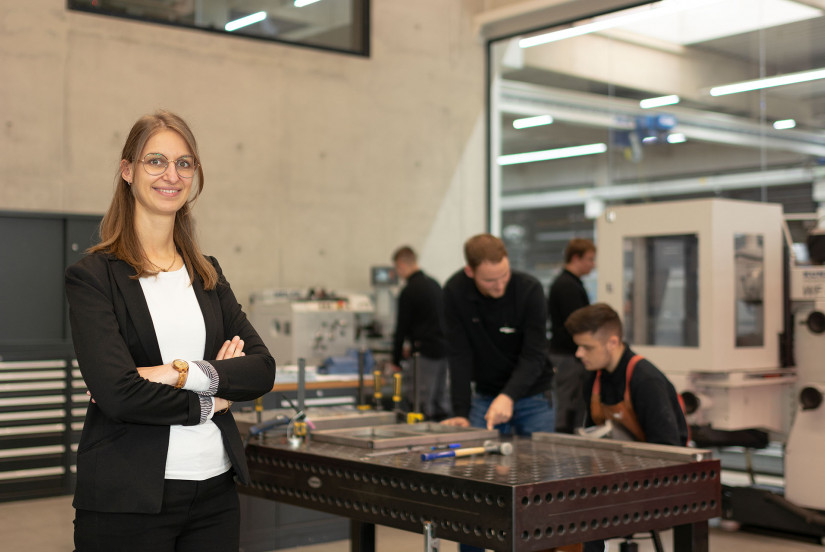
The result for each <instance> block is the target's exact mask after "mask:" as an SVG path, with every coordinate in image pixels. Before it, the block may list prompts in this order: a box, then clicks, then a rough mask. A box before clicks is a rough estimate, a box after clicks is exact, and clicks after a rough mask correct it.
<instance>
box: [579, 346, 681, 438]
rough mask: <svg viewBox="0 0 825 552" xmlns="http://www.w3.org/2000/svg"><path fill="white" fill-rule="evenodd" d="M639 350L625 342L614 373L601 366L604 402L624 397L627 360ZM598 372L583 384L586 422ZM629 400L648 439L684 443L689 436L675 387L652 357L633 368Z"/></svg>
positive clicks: (620, 399) (611, 402) (591, 422)
mask: <svg viewBox="0 0 825 552" xmlns="http://www.w3.org/2000/svg"><path fill="white" fill-rule="evenodd" d="M635 354H636V353H634V352H633V351H631V350H630V347H627V346H625V351H624V354H623V355H622V358H621V359H619V364H618V366H616V369H615V370H613V372H612V373H610V372H608V371H607V370H601V373H602V375H601V393H600V395H601V401H602V403H603V404H608V405H612V404H618V403H620V402H622V400H624V388H625V381H626V378H627V364H628V363H629V362H630V359H631V358H633V356H634V355H635ZM595 380H596V372H591V373H589V374H588V378H587V383H586V385H585V387H584V398H585V401H587V402H586V404H587V424H586V425H588V426H591V425H593V418H592V417H591V412H590V397H591V395H592V394H593V382H594V381H595ZM630 402H631V403H632V404H633V410H634V411H635V412H636V418H638V420H639V425H640V426H641V427H642V431H644V432H645V439H646V440H647V442H648V443H657V444H660V445H677V446H685V444H686V443H687V438H688V429H687V422H686V421H685V416H684V413H683V412H682V406H681V405H680V404H679V398H678V396H677V394H676V389H675V388H674V387H673V384H672V383H670V380H668V379H667V376H665V375H664V374H663V373H662V372H661V371H660V370H659V369H658V368H656V367H655V366H654V365H653V364H652V363H651V362H650V361H649V360H647V359H642V360H640V361H639V362H637V363H636V366H635V367H634V368H633V377H632V378H631V380H630Z"/></svg>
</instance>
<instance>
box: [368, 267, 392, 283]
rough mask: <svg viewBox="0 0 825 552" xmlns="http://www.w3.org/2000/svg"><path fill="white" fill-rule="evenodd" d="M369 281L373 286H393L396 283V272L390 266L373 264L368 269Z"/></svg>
mask: <svg viewBox="0 0 825 552" xmlns="http://www.w3.org/2000/svg"><path fill="white" fill-rule="evenodd" d="M370 270H371V271H372V274H371V278H370V280H371V282H372V285H374V286H395V285H398V274H397V273H396V272H395V269H394V268H393V267H391V266H374V267H372V268H371V269H370Z"/></svg>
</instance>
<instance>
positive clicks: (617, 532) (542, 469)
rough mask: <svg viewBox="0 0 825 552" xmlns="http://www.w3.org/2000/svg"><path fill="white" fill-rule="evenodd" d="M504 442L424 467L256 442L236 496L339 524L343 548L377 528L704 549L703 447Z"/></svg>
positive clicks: (497, 542) (537, 439) (524, 547)
mask: <svg viewBox="0 0 825 552" xmlns="http://www.w3.org/2000/svg"><path fill="white" fill-rule="evenodd" d="M464 444H465V445H472V443H464ZM513 445H514V452H513V454H512V455H510V456H499V455H483V456H469V457H463V458H451V459H440V460H436V461H430V462H424V461H422V460H421V458H420V452H418V453H416V452H413V453H401V454H384V455H376V456H369V455H370V453H371V452H372V451H371V449H364V448H359V447H352V446H344V445H339V444H334V443H320V442H310V443H305V444H302V445H300V446H298V447H295V448H293V447H290V445H288V444H287V443H286V442H285V441H284V440H283V438H272V439H267V438H263V439H261V440H258V441H253V442H251V443H250V444H249V445H248V447H247V454H248V457H249V462H250V468H251V472H252V479H253V482H252V484H251V485H250V486H248V487H242V488H241V492H245V493H248V494H252V495H256V496H259V497H263V498H269V499H272V500H277V501H281V502H286V503H290V504H294V505H297V506H303V507H307V508H313V509H317V510H322V511H326V512H329V513H333V514H338V515H341V516H345V517H348V518H350V519H351V520H352V521H353V525H352V527H353V528H352V531H351V533H352V544H351V546H352V549H353V550H361V551H367V550H372V549H374V545H375V541H374V526H373V525H371V524H380V525H387V526H391V527H395V528H398V529H404V530H407V531H412V532H417V533H422V532H427V531H434V533H435V536H436V537H438V538H442V539H447V540H452V541H458V542H463V543H467V544H473V545H476V546H481V547H485V548H489V549H493V550H497V551H502V552H509V551H537V550H546V549H548V548H552V547H555V546H561V545H564V544H572V543H577V542H583V541H590V540H596V539H606V538H613V537H621V536H625V535H630V534H634V533H641V532H647V531H650V530H652V529H667V528H671V527H673V528H674V529H675V530H674V551H675V552H686V551H692V552H704V551H707V549H708V543H707V537H708V526H707V520H709V519H711V518H713V517H717V516H719V515H721V484H720V473H719V472H720V466H719V461H718V460H712V459H709V458H710V454H709V453H708V452H707V451H697V450H696V449H683V448H681V447H660V446H656V445H647V444H642V443H633V444H629V443H624V444H622V443H619V442H616V441H604V440H600V441H599V440H593V439H584V438H578V437H573V436H567V435H558V434H534V436H533V438H532V439H523V438H522V439H515V440H514V441H513Z"/></svg>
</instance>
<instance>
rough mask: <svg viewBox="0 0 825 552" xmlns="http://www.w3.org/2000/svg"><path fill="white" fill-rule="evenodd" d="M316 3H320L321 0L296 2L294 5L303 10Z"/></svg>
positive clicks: (300, 0)
mask: <svg viewBox="0 0 825 552" xmlns="http://www.w3.org/2000/svg"><path fill="white" fill-rule="evenodd" d="M315 2H320V0H295V3H294V4H293V5H294V6H295V7H296V8H303V7H304V6H309V5H310V4H314V3H315Z"/></svg>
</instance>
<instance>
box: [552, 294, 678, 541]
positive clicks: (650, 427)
mask: <svg viewBox="0 0 825 552" xmlns="http://www.w3.org/2000/svg"><path fill="white" fill-rule="evenodd" d="M565 327H566V328H567V331H568V332H570V335H572V336H573V341H575V342H576V345H577V346H578V349H577V350H576V356H577V357H578V358H579V359H581V361H582V363H583V364H584V367H585V368H586V369H587V372H588V378H587V381H586V384H585V387H584V398H585V404H587V405H589V408H588V411H587V421H586V424H587V425H588V426H590V425H594V424H603V423H605V422H606V421H607V420H610V422H611V423H612V425H613V427H614V433H613V435H612V437H613V438H614V439H619V438H625V439H630V440H637V441H646V442H648V443H657V444H660V445H676V446H685V445H686V444H687V441H688V428H687V422H686V420H685V416H684V413H683V411H682V406H681V404H680V402H679V396H678V395H677V394H676V389H675V388H674V387H673V384H671V383H670V381H669V380H668V379H667V377H666V376H665V375H664V374H663V373H662V372H660V371H659V369H658V368H656V367H655V366H654V365H653V364H652V363H651V362H650V361H648V360H646V359H644V358H643V357H642V356H641V355H637V354H636V353H634V352H633V351H632V350H631V349H630V347H629V346H628V345H627V344H626V343H625V342H624V341H623V340H622V321H621V320H620V319H619V315H618V314H617V313H616V311H614V310H613V309H612V308H611V307H610V306H609V305H607V304H605V303H596V304H594V305H590V306H587V307H584V308H581V309H579V310H577V311H575V312H574V313H573V314H571V315H570V317H569V318H568V319H567V322H566V323H565ZM583 550H584V552H602V551H603V550H604V541H601V540H598V541H590V542H586V543H584V548H583Z"/></svg>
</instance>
